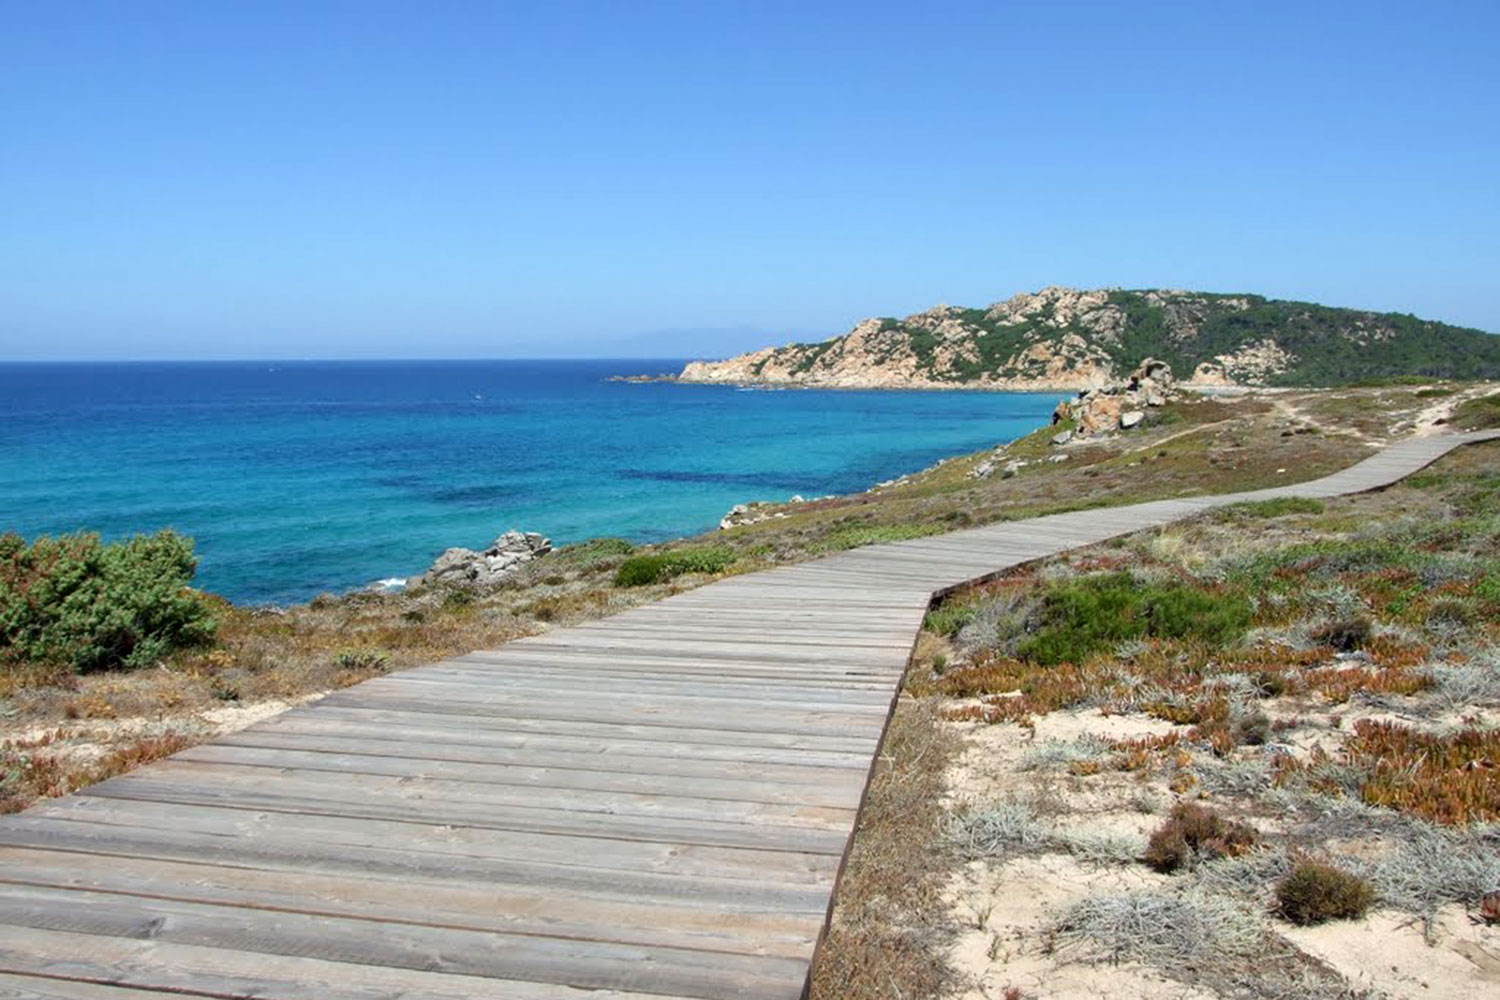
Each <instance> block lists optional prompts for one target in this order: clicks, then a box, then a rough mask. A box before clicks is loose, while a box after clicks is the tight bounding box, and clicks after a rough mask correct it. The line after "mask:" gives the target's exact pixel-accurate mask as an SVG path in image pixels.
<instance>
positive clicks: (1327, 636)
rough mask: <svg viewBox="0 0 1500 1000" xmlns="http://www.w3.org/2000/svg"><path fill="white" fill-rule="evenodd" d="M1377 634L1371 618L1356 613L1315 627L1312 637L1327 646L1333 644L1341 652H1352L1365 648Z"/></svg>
mask: <svg viewBox="0 0 1500 1000" xmlns="http://www.w3.org/2000/svg"><path fill="white" fill-rule="evenodd" d="M1374 634H1375V626H1374V625H1373V624H1372V623H1371V621H1370V619H1369V618H1366V617H1365V616H1363V615H1355V616H1352V617H1349V618H1336V619H1334V620H1333V621H1331V622H1325V623H1324V624H1322V625H1320V626H1318V627H1317V628H1315V629H1313V631H1312V637H1313V639H1315V640H1317V641H1318V642H1319V643H1321V644H1322V645H1325V646H1332V647H1333V648H1334V649H1336V650H1338V651H1339V652H1341V653H1352V652H1354V651H1355V650H1356V649H1363V648H1364V647H1365V646H1367V645H1368V644H1369V642H1370V638H1371V637H1372V636H1373V635H1374Z"/></svg>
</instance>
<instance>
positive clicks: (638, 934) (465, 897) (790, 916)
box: [0, 847, 818, 996]
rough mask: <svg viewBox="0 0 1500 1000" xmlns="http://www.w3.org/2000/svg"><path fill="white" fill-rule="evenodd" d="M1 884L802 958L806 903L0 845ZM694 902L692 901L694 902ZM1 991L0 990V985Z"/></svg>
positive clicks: (808, 924) (811, 920)
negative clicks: (700, 899) (614, 892)
mask: <svg viewBox="0 0 1500 1000" xmlns="http://www.w3.org/2000/svg"><path fill="white" fill-rule="evenodd" d="M0 883H5V884H8V883H14V884H19V885H31V886H51V887H54V888H60V889H87V890H92V891H97V892H108V893H113V894H117V895H123V896H149V897H154V898H159V899H172V900H177V901H180V902H198V903H212V904H215V905H220V906H243V907H248V908H251V909H257V910H266V911H303V912H308V913H317V914H321V915H325V916H347V917H356V918H361V919H366V920H381V921H391V922H394V923H408V924H422V925H426V926H430V927H460V928H464V929H467V930H477V931H500V932H505V933H510V934H534V935H541V936H547V937H562V938H577V939H580V940H585V941H613V942H616V943H619V944H639V945H664V946H669V947H674V948H688V949H693V950H700V951H724V952H731V953H735V954H747V955H775V956H780V957H783V958H799V957H800V958H804V959H805V958H806V957H807V956H808V955H809V954H810V953H811V952H812V946H813V941H814V939H815V937H816V936H817V930H818V920H817V917H816V914H811V913H786V912H771V913H756V912H744V911H736V910H732V909H729V908H727V907H722V906H719V907H711V906H703V905H701V904H698V905H693V904H692V903H672V902H664V901H657V902H654V903H653V902H642V901H639V900H621V899H614V898H610V897H608V896H601V895H589V894H583V893H577V894H568V895H558V894H556V893H550V892H540V891H536V890H526V889H507V888H506V887H503V886H501V887H494V886H473V885H461V884H456V883H452V882H443V881H440V880H435V879H425V880H424V879H417V878H412V877H409V876H408V877H404V878H399V879H393V878H389V877H380V876H375V875H372V874H370V873H368V872H361V873H359V874H358V875H352V874H319V873H314V872H306V871H295V872H290V871H276V870H268V869H264V868H258V869H247V868H240V867H234V866H228V865H210V864H199V863H193V864H189V863H185V862H180V861H157V860H152V859H143V858H131V859H126V860H123V861H122V859H120V858H117V857H104V856H98V855H83V854H76V853H68V852H62V851H48V850H42V849H32V848H14V847H0ZM694 902H696V901H694ZM0 996H3V994H0Z"/></svg>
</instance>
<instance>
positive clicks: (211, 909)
mask: <svg viewBox="0 0 1500 1000" xmlns="http://www.w3.org/2000/svg"><path fill="white" fill-rule="evenodd" d="M0 924H10V925H13V926H18V927H34V928H37V929H40V930H52V931H68V932H72V933H80V934H95V935H109V936H113V937H124V938H136V939H151V940H154V941H166V942H169V943H172V944H186V945H198V946H202V947H211V948H224V949H236V950H240V951H249V952H258V953H266V954H272V955H299V956H305V957H309V958H318V959H322V960H324V961H330V962H345V963H354V964H359V965H373V966H381V967H387V968H398V969H412V970H416V971H423V972H445V973H450V974H453V975H461V976H480V977H486V978H492V979H515V980H522V981H526V982H535V983H551V984H554V985H558V986H574V987H582V988H586V989H600V988H610V987H619V986H623V987H625V988H627V989H630V988H639V987H640V986H646V987H648V988H651V989H656V990H660V991H662V992H667V993H673V994H680V995H683V996H690V997H702V998H705V1000H719V998H723V1000H731V998H742V997H744V998H749V997H762V996H767V995H774V994H777V993H781V994H785V993H787V992H788V991H794V992H795V991H797V990H800V988H801V982H802V978H803V977H804V976H805V972H806V967H805V963H803V962H799V961H796V960H793V959H786V958H781V957H778V956H772V955H736V954H731V953H727V952H707V951H699V950H692V949H686V948H665V947H660V946H641V945H622V944H615V943H612V942H602V941H583V940H576V939H566V938H552V937H534V936H518V935H512V934H502V933H498V932H493V931H491V932H483V931H470V930H462V929H458V928H451V927H450V928H431V927H424V926H421V925H416V924H398V923H392V922H389V921H370V920H363V919H352V918H345V917H325V916H318V915H313V914H304V913H286V912H276V913H267V912H264V911H259V910H254V909H247V908H243V907H225V906H214V905H211V904H204V903H183V902H178V901H175V900H164V899H151V898H146V897H131V898H129V899H124V898H121V897H119V896H117V895H113V894H109V893H96V892H87V891H81V890H68V889H52V888H43V887H36V886H22V885H14V884H13V885H9V886H7V887H6V892H5V893H4V894H3V895H0Z"/></svg>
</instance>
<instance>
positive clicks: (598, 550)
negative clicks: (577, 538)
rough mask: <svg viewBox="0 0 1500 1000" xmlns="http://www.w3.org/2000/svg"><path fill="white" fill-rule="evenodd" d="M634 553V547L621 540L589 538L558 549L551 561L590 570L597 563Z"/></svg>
mask: <svg viewBox="0 0 1500 1000" xmlns="http://www.w3.org/2000/svg"><path fill="white" fill-rule="evenodd" d="M634 551H635V545H633V544H632V543H630V542H628V541H626V540H625V539H623V538H591V539H589V540H588V541H586V542H579V543H578V544H577V545H569V546H566V547H565V548H562V549H559V550H558V551H557V552H556V553H555V554H554V555H553V556H551V559H552V561H563V562H567V563H570V564H573V565H579V566H584V567H588V568H592V567H593V566H595V565H597V564H598V563H601V562H605V561H608V560H611V559H617V558H619V557H620V556H628V555H630V553H632V552H634Z"/></svg>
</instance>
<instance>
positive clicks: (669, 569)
mask: <svg viewBox="0 0 1500 1000" xmlns="http://www.w3.org/2000/svg"><path fill="white" fill-rule="evenodd" d="M735 558H736V555H735V552H734V550H733V549H729V548H725V547H722V546H717V545H713V546H703V547H701V548H689V549H672V550H669V551H667V552H655V553H651V554H648V555H640V556H631V557H630V558H629V559H626V560H625V561H624V562H622V563H620V565H619V568H618V569H616V570H615V586H616V587H644V586H646V585H648V584H652V583H662V582H664V581H666V580H670V579H672V578H673V577H676V576H682V575H683V574H685V573H722V572H723V571H724V570H726V569H728V568H729V567H730V565H731V564H732V563H733V562H734V561H735Z"/></svg>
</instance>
